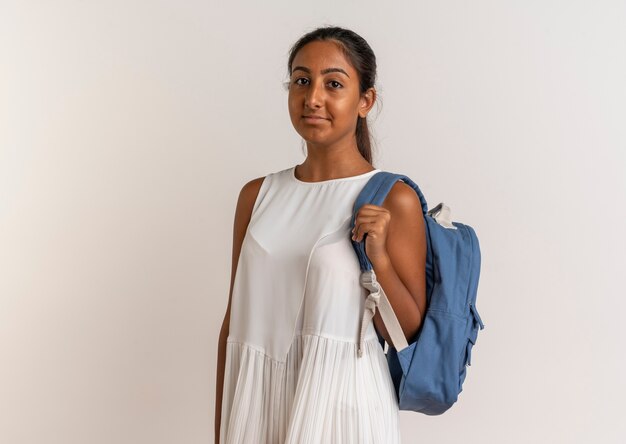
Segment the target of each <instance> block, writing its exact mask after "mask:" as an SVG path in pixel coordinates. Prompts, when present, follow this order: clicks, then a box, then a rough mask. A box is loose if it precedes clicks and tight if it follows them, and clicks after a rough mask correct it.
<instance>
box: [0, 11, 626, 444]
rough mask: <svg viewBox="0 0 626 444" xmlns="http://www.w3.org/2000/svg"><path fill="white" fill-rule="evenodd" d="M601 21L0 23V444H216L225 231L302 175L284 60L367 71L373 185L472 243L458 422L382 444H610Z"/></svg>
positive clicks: (624, 297)
mask: <svg viewBox="0 0 626 444" xmlns="http://www.w3.org/2000/svg"><path fill="white" fill-rule="evenodd" d="M625 23H626V3H625V2H623V1H594V2H592V1H565V0H563V1H555V0H551V1H547V0H542V1H529V0H526V1H517V2H513V1H484V0H480V1H471V2H470V1H443V2H415V1H410V2H409V1H406V2H403V1H396V2H373V1H363V0H361V1H344V2H330V1H317V2H291V1H272V2H269V3H268V2H247V3H243V2H230V3H226V2H220V3H219V5H218V4H217V3H215V4H212V3H211V2H206V1H204V2H200V1H185V2H175V1H171V0H170V1H129V0H124V1H119V0H118V1H113V0H109V1H100V2H96V1H49V2H44V1H13V2H7V1H3V2H2V3H0V57H1V59H0V63H1V66H0V360H1V362H0V442H2V443H7V444H26V443H28V444H57V443H58V444H74V443H76V444H78V443H80V444H83V443H90V444H100V443H102V444H105V443H106V444H110V443H115V444H126V443H129V444H130V443H133V444H136V443H146V444H148V443H150V444H157V443H177V444H181V443H184V444H200V443H211V442H213V432H214V422H213V421H214V402H215V399H214V395H215V371H216V360H217V342H218V341H217V339H218V334H219V329H220V325H221V321H222V319H223V316H224V312H225V309H226V303H227V300H228V290H229V283H230V264H231V258H230V255H231V247H232V228H233V227H232V225H233V215H234V209H235V204H236V200H237V196H238V194H239V190H240V189H241V187H242V186H243V184H244V183H246V182H247V181H249V180H251V179H253V178H255V177H260V176H263V175H266V174H268V173H269V172H273V171H278V170H281V169H284V168H288V167H290V166H293V165H295V164H297V163H301V162H302V160H303V159H304V156H303V150H302V144H301V139H300V138H299V136H298V134H297V133H296V132H295V130H294V129H293V127H292V126H291V122H290V120H289V115H288V111H287V92H286V91H285V90H284V89H283V88H282V82H283V81H285V80H286V79H287V67H286V64H287V51H288V49H289V47H290V46H291V44H293V43H294V42H295V41H296V40H297V38H298V37H299V36H300V35H302V34H303V33H305V32H307V31H310V30H312V29H314V28H315V27H317V26H320V25H324V24H332V25H338V26H344V27H347V28H350V29H352V30H354V31H356V32H357V33H359V34H360V35H362V36H363V37H364V38H365V39H366V40H367V41H368V42H369V44H370V45H371V46H372V48H373V49H374V51H375V53H376V55H377V60H378V66H379V77H378V80H377V88H378V91H379V94H380V97H381V98H382V102H383V106H378V107H376V108H375V109H374V112H373V113H372V114H370V116H372V119H371V121H370V125H371V126H372V128H373V132H374V136H375V140H376V143H377V145H376V147H377V148H376V151H375V159H374V165H375V166H376V167H378V168H381V169H385V170H388V171H393V172H397V173H403V174H406V175H408V176H409V177H411V178H412V179H413V180H414V181H415V182H417V183H418V184H419V185H420V187H421V188H422V191H423V192H424V194H425V196H426V199H427V201H428V204H429V208H432V207H433V206H434V205H436V204H437V203H439V202H440V201H444V202H445V203H446V204H447V205H449V206H450V207H451V209H452V218H453V220H457V221H460V222H464V223H467V224H469V225H471V226H472V227H474V228H475V230H476V232H477V234H478V237H479V240H480V245H481V250H482V269H481V277H480V284H479V293H478V301H477V306H478V308H479V311H480V313H481V316H482V318H483V321H484V322H485V325H486V327H485V329H484V330H482V331H481V332H480V334H479V338H478V342H477V344H476V346H475V347H474V350H473V353H472V366H471V367H469V368H468V376H467V379H466V382H465V385H464V390H463V392H462V393H461V395H460V398H459V402H458V403H457V404H455V405H454V406H453V407H452V408H451V409H450V410H449V411H448V412H446V413H445V414H444V415H442V416H438V417H428V416H425V415H421V414H418V413H412V412H401V424H402V436H403V442H404V443H438V444H442V443H458V442H465V443H483V444H485V443H529V442H533V443H588V442H601V443H618V442H625V441H626V426H625V423H626V421H624V420H623V419H622V416H623V412H624V409H623V406H622V400H623V399H624V395H626V384H625V382H624V380H625V379H624V376H623V369H624V364H625V359H624V344H623V343H624V337H625V335H624V324H623V322H624V321H623V319H624V313H625V311H626V291H625V290H624V287H623V282H624V280H623V276H624V273H625V268H626V267H625V265H626V261H625V259H624V251H626V235H625V234H624V228H623V227H624V217H625V216H626V179H625V178H624V173H625V172H626V125H625V123H626V105H625V104H626V86H625V79H626V57H625V54H626V26H625Z"/></svg>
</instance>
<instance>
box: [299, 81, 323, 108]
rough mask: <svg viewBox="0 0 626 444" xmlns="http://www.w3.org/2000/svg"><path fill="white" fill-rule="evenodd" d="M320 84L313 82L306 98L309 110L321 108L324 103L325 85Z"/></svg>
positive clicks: (305, 101)
mask: <svg viewBox="0 0 626 444" xmlns="http://www.w3.org/2000/svg"><path fill="white" fill-rule="evenodd" d="M319 83H320V82H311V83H310V85H309V88H308V89H307V92H306V94H305V96H304V104H305V105H306V106H307V107H309V108H319V107H320V106H322V103H324V87H323V86H324V85H319ZM320 86H321V87H320Z"/></svg>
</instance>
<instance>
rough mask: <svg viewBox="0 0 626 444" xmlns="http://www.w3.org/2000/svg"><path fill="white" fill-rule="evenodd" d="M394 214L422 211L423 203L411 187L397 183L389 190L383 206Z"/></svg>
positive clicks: (401, 182)
mask: <svg viewBox="0 0 626 444" xmlns="http://www.w3.org/2000/svg"><path fill="white" fill-rule="evenodd" d="M382 206H383V207H384V208H386V209H388V210H389V211H390V212H392V213H407V212H408V213H413V214H415V213H416V212H421V211H422V203H421V202H420V199H419V196H418V195H417V193H416V192H415V190H414V189H413V187H412V186H411V185H409V184H408V183H406V182H403V181H401V180H398V181H396V183H394V184H393V186H392V187H391V190H389V193H388V194H387V197H386V198H385V200H384V202H383V205H382Z"/></svg>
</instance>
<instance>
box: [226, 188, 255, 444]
mask: <svg viewBox="0 0 626 444" xmlns="http://www.w3.org/2000/svg"><path fill="white" fill-rule="evenodd" d="M264 179H265V178H264V177H259V178H257V179H253V180H251V181H250V182H248V183H247V184H245V185H244V186H243V188H242V189H241V191H240V193H239V199H238V200H237V208H236V210H235V220H234V223H233V250H232V263H231V273H230V292H229V295H228V306H227V308H226V314H225V315H224V320H223V321H222V328H221V330H220V337H219V342H218V348H217V350H218V351H217V377H216V387H215V444H219V438H220V422H221V419H222V397H223V393H224V392H223V390H224V371H225V367H226V340H227V339H228V332H229V323H230V304H231V300H232V295H233V284H234V282H235V275H236V273H237V263H238V262H239V254H240V252H241V244H242V243H243V239H244V237H245V234H246V230H247V229H248V224H249V223H250V217H251V215H252V208H253V207H254V203H255V202H256V198H257V196H258V194H259V190H260V189H261V184H262V183H263V180H264Z"/></svg>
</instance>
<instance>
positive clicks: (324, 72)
mask: <svg viewBox="0 0 626 444" xmlns="http://www.w3.org/2000/svg"><path fill="white" fill-rule="evenodd" d="M297 70H300V71H304V72H308V73H309V74H310V73H311V70H310V69H309V68H307V67H306V66H296V67H295V68H294V69H293V70H292V71H291V74H293V73H294V72H295V71H297ZM329 72H341V73H343V74H345V75H346V76H348V78H350V76H349V75H348V73H347V72H345V71H344V70H343V69H341V68H326V69H322V70H321V71H320V74H327V73H329Z"/></svg>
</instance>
